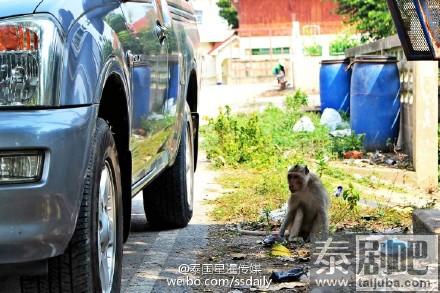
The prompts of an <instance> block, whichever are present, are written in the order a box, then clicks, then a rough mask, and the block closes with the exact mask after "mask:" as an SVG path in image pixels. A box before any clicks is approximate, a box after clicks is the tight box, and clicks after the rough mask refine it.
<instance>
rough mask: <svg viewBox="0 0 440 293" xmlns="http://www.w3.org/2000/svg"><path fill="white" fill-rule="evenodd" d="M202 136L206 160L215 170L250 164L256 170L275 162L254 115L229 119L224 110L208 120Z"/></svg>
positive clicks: (257, 118) (229, 116) (258, 119)
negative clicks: (256, 167) (204, 142)
mask: <svg viewBox="0 0 440 293" xmlns="http://www.w3.org/2000/svg"><path fill="white" fill-rule="evenodd" d="M208 129H209V131H207V132H206V144H205V145H206V151H207V154H208V158H209V159H212V160H213V161H214V163H215V165H217V166H222V165H231V166H235V165H237V164H250V165H253V166H258V165H261V164H266V163H270V162H271V160H272V159H273V158H276V151H277V150H276V149H275V147H274V145H272V144H267V143H266V141H267V140H268V137H267V136H266V135H265V134H264V132H263V130H262V128H261V125H260V117H259V116H258V115H257V114H250V115H244V114H241V115H233V114H232V113H231V108H230V107H228V106H227V107H226V108H225V110H224V111H223V110H222V111H221V112H220V114H219V116H218V117H217V118H215V119H211V120H210V121H209V124H208Z"/></svg>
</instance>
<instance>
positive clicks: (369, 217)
mask: <svg viewBox="0 0 440 293" xmlns="http://www.w3.org/2000/svg"><path fill="white" fill-rule="evenodd" d="M361 219H362V220H365V221H375V220H377V216H371V215H366V216H362V217H361Z"/></svg>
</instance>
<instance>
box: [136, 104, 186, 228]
mask: <svg viewBox="0 0 440 293" xmlns="http://www.w3.org/2000/svg"><path fill="white" fill-rule="evenodd" d="M184 117H185V118H184V122H183V126H182V134H181V138H180V144H179V150H178V152H177V157H176V161H175V162H174V164H173V165H172V166H171V167H169V168H167V169H166V170H165V171H164V172H163V173H162V174H161V175H159V177H158V178H156V179H155V180H154V181H153V182H152V183H151V184H150V185H149V186H147V187H146V188H145V189H144V191H143V196H144V210H145V214H146V216H147V220H148V223H149V224H150V225H151V226H152V227H153V228H157V229H174V228H183V227H186V226H187V225H188V223H189V221H190V220H191V218H192V215H193V208H192V200H193V193H194V184H193V182H194V179H193V178H194V159H193V158H194V147H193V144H194V139H193V128H192V121H191V112H190V111H189V107H188V105H186V111H185V115H184ZM188 135H189V136H190V137H189V139H187V138H188ZM187 144H188V145H189V147H190V148H191V150H190V154H191V159H190V160H187V159H186V151H187ZM188 164H189V165H188ZM187 167H188V168H189V170H190V172H191V174H192V177H191V178H192V179H191V180H192V182H187V173H186V168H187ZM188 184H190V185H189V186H191V187H189V189H190V191H189V192H188V188H187V186H188ZM188 199H190V200H189V201H190V202H191V204H190V203H189V202H188Z"/></svg>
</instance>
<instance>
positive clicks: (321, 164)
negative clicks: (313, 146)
mask: <svg viewBox="0 0 440 293" xmlns="http://www.w3.org/2000/svg"><path fill="white" fill-rule="evenodd" d="M316 161H317V163H316V164H317V165H318V168H317V170H316V172H318V175H319V177H322V175H323V174H324V172H325V171H327V169H328V168H329V165H328V158H327V157H326V156H325V155H324V154H323V153H322V152H319V153H318V155H317V156H316Z"/></svg>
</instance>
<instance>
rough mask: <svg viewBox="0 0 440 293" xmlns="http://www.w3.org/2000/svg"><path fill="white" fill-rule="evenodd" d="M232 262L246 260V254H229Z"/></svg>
mask: <svg viewBox="0 0 440 293" xmlns="http://www.w3.org/2000/svg"><path fill="white" fill-rule="evenodd" d="M231 257H232V260H243V259H245V258H246V254H243V253H233V254H231Z"/></svg>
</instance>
